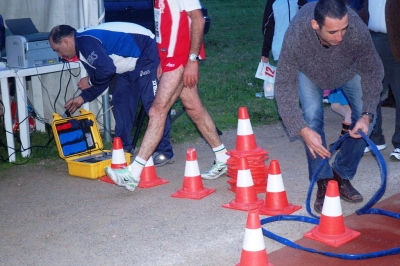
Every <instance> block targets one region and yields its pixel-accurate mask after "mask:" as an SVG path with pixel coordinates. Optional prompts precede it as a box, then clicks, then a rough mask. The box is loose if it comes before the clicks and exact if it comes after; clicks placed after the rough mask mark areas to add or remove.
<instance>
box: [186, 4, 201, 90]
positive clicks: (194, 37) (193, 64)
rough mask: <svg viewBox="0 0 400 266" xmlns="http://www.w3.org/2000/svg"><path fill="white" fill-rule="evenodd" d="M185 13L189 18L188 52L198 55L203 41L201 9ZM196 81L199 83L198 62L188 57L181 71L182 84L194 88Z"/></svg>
mask: <svg viewBox="0 0 400 266" xmlns="http://www.w3.org/2000/svg"><path fill="white" fill-rule="evenodd" d="M187 14H188V16H189V17H190V20H191V23H190V49H189V54H195V55H199V53H200V49H201V45H202V43H203V34H204V24H205V20H204V16H203V13H202V12H201V9H195V10H192V11H188V12H187ZM197 83H199V62H198V61H197V60H196V61H190V60H189V58H188V62H187V64H186V67H185V71H184V72H183V86H185V87H188V88H194V87H195V86H196V85H197Z"/></svg>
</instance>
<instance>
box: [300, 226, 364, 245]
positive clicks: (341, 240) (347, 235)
mask: <svg viewBox="0 0 400 266" xmlns="http://www.w3.org/2000/svg"><path fill="white" fill-rule="evenodd" d="M360 234H361V233H360V232H357V231H354V230H351V229H349V228H348V227H346V226H345V227H344V233H343V234H340V235H326V234H321V233H320V232H319V225H317V226H315V227H314V228H313V229H311V230H310V231H308V232H307V233H305V234H304V235H303V236H304V237H306V238H309V239H312V240H316V241H319V242H322V243H324V244H326V245H329V246H332V247H336V248H337V247H340V246H341V245H344V244H346V243H347V242H350V241H351V240H353V239H355V238H357V237H358V236H359V235H360Z"/></svg>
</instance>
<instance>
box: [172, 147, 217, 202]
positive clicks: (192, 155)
mask: <svg viewBox="0 0 400 266" xmlns="http://www.w3.org/2000/svg"><path fill="white" fill-rule="evenodd" d="M214 192H215V189H213V188H205V187H204V186H203V180H202V178H201V176H200V170H199V164H198V163H197V155H196V150H195V149H194V148H189V149H188V150H187V153H186V166H185V176H184V178H183V187H182V188H181V189H180V190H178V191H177V192H175V193H174V194H172V195H171V197H174V198H189V199H202V198H204V197H206V196H208V195H210V194H211V193H214Z"/></svg>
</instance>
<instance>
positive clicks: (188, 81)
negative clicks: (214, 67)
mask: <svg viewBox="0 0 400 266" xmlns="http://www.w3.org/2000/svg"><path fill="white" fill-rule="evenodd" d="M198 83H199V61H194V62H191V61H189V62H188V63H187V65H186V67H185V70H184V72H183V86H184V87H187V88H194V87H195V86H196V85H197V84H198Z"/></svg>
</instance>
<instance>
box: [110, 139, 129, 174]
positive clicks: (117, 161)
mask: <svg viewBox="0 0 400 266" xmlns="http://www.w3.org/2000/svg"><path fill="white" fill-rule="evenodd" d="M127 166H128V165H127V164H126V159H125V154H124V149H123V147H122V141H121V138H120V137H115V138H114V143H113V151H112V157H111V168H113V169H118V168H123V167H127Z"/></svg>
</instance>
